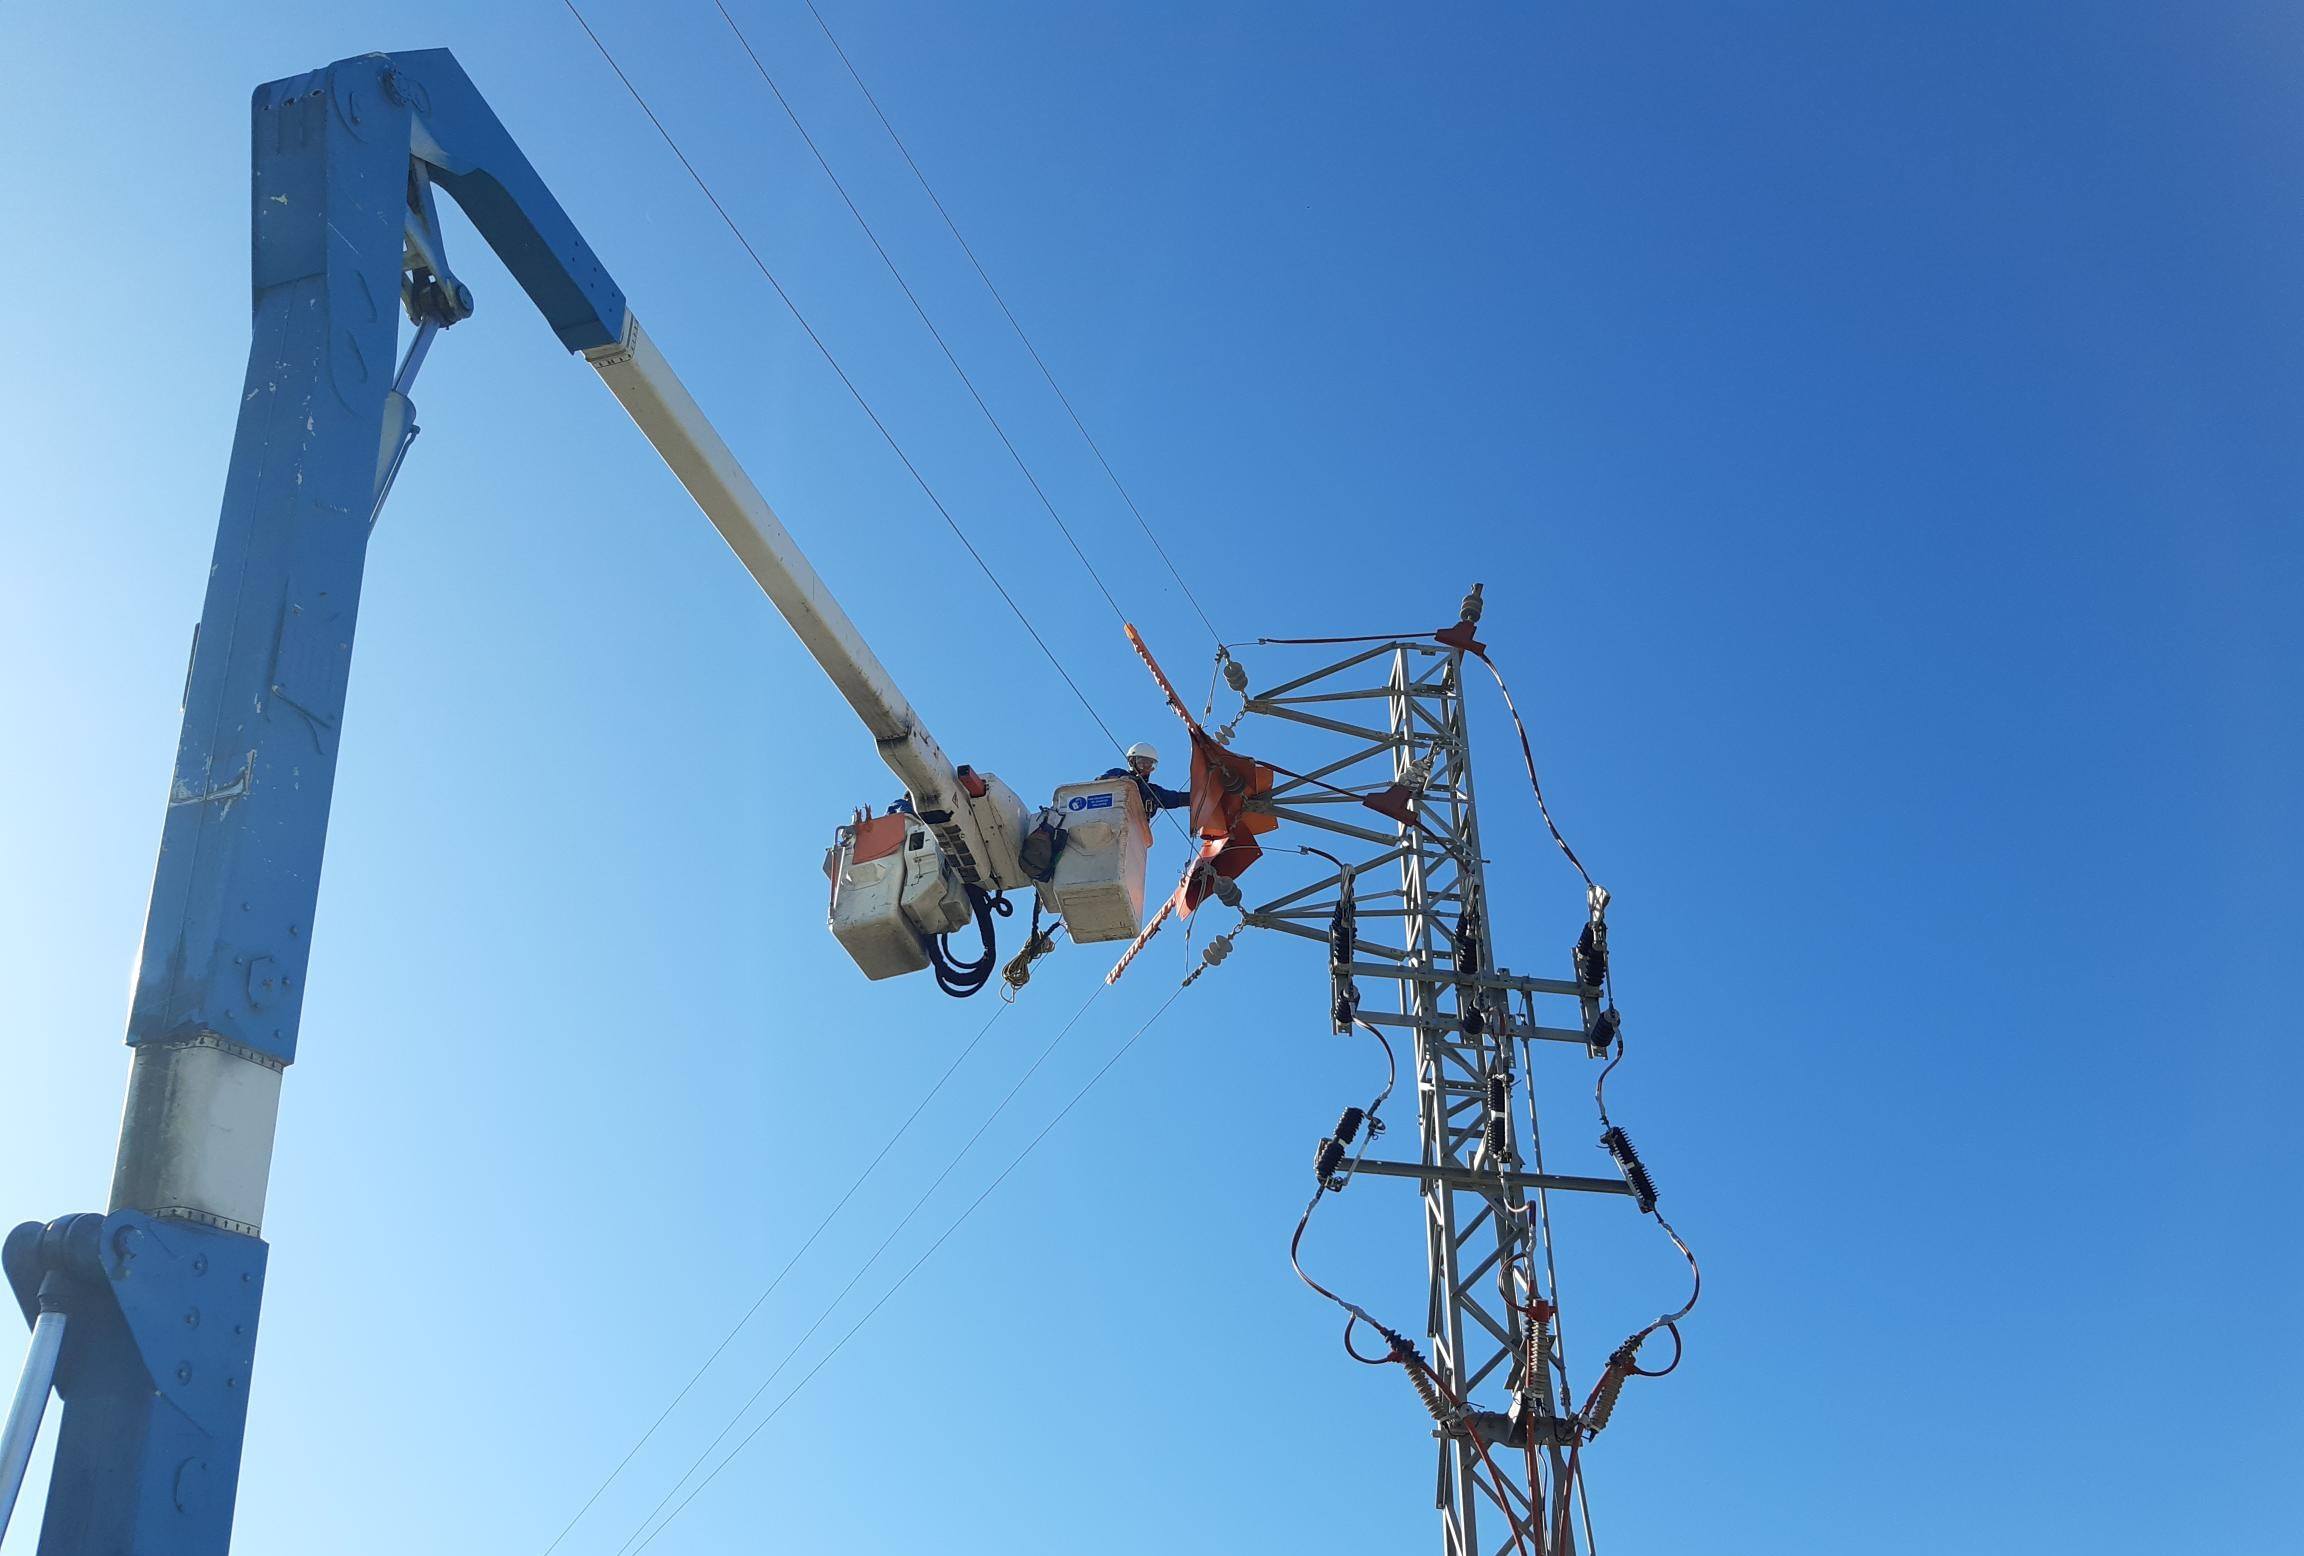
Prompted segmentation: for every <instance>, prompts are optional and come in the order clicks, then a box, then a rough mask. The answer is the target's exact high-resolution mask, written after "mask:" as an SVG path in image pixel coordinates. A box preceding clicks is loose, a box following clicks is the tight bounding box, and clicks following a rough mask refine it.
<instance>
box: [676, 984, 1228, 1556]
mask: <svg viewBox="0 0 2304 1556" xmlns="http://www.w3.org/2000/svg"><path fill="white" fill-rule="evenodd" d="M1103 987H1104V985H1102V984H1099V985H1097V988H1098V990H1101V989H1102V988H1103ZM1183 992H1184V991H1183V989H1182V988H1181V987H1179V988H1176V989H1172V990H1170V991H1169V993H1168V997H1167V998H1166V999H1165V1000H1162V1001H1161V1002H1160V1006H1159V1008H1158V1009H1157V1010H1155V1011H1153V1012H1152V1014H1151V1015H1149V1016H1146V1017H1145V1018H1144V1021H1143V1024H1142V1025H1140V1026H1138V1027H1137V1028H1136V1030H1135V1031H1134V1032H1132V1033H1130V1034H1129V1036H1128V1040H1127V1041H1126V1042H1124V1043H1122V1044H1121V1045H1120V1046H1119V1047H1118V1048H1116V1049H1114V1050H1113V1052H1112V1056H1111V1057H1110V1058H1109V1059H1106V1060H1105V1061H1104V1063H1103V1064H1102V1065H1101V1066H1100V1067H1098V1069H1097V1071H1096V1073H1095V1074H1093V1075H1091V1076H1089V1077H1088V1079H1087V1081H1086V1083H1084V1084H1083V1085H1082V1086H1081V1087H1080V1089H1079V1090H1078V1091H1076V1092H1074V1093H1073V1094H1072V1097H1071V1100H1070V1101H1068V1102H1066V1103H1065V1104H1064V1106H1063V1107H1061V1108H1059V1109H1057V1110H1056V1116H1055V1117H1054V1118H1051V1119H1050V1120H1048V1122H1047V1123H1045V1124H1043V1125H1041V1126H1040V1132H1039V1133H1038V1134H1036V1135H1034V1136H1033V1137H1032V1138H1031V1139H1030V1140H1029V1141H1027V1142H1026V1143H1025V1146H1024V1149H1023V1150H1021V1151H1018V1152H1017V1153H1016V1154H1015V1156H1014V1157H1012V1158H1011V1159H1010V1160H1009V1163H1008V1165H1007V1166H1005V1167H1003V1168H1001V1169H1000V1175H999V1176H998V1177H996V1178H994V1179H993V1180H992V1181H991V1182H990V1183H987V1184H986V1185H984V1189H983V1192H981V1193H979V1194H978V1195H977V1196H976V1197H975V1198H974V1199H972V1200H970V1201H969V1202H968V1208H967V1209H965V1210H963V1211H961V1212H960V1214H959V1215H958V1216H956V1217H955V1218H954V1219H953V1221H952V1224H951V1225H949V1226H947V1227H946V1228H945V1229H944V1230H943V1231H942V1232H940V1233H938V1234H937V1237H936V1241H934V1242H932V1243H930V1244H929V1245H928V1247H927V1249H926V1250H925V1251H924V1252H922V1253H921V1255H920V1257H919V1258H917V1259H915V1260H913V1261H912V1263H911V1265H910V1266H909V1267H908V1268H907V1269H906V1270H905V1271H904V1273H903V1274H901V1275H899V1276H897V1277H896V1282H895V1284H894V1285H892V1286H890V1287H889V1288H888V1289H887V1290H886V1291H884V1292H882V1293H881V1294H880V1299H879V1300H878V1301H876V1302H874V1303H873V1304H872V1305H871V1306H870V1307H868V1308H866V1309H865V1310H864V1313H863V1316H862V1317H860V1318H858V1319H857V1320H856V1322H855V1323H853V1324H851V1325H850V1326H849V1327H848V1332H847V1333H845V1334H843V1335H842V1336H841V1337H840V1338H839V1339H837V1340H835V1341H834V1342H832V1348H831V1349H830V1350H828V1351H826V1352H825V1353H824V1354H823V1355H822V1356H820V1357H818V1358H817V1360H816V1365H815V1366H813V1367H811V1368H809V1369H808V1371H807V1372H806V1373H805V1374H804V1375H802V1377H801V1379H800V1381H799V1382H797V1383H795V1384H793V1385H792V1387H791V1389H790V1390H789V1391H787V1392H786V1393H785V1395H784V1397H783V1398H782V1399H779V1400H778V1401H776V1403H775V1405H774V1406H772V1407H771V1408H770V1409H769V1411H768V1413H767V1414H766V1415H764V1416H762V1417H761V1418H760V1420H759V1422H758V1423H757V1424H756V1425H754V1427H753V1428H752V1430H751V1431H749V1432H747V1433H745V1434H744V1436H743V1438H742V1439H740V1440H739V1441H738V1442H737V1444H736V1446H735V1447H734V1448H731V1449H730V1450H729V1451H728V1456H727V1457H726V1458H724V1459H722V1460H721V1461H720V1462H719V1463H718V1464H716V1465H714V1466H713V1468H712V1473H711V1474H709V1475H706V1476H705V1477H704V1478H703V1479H702V1480H701V1481H699V1482H697V1484H696V1489H695V1490H693V1491H691V1492H689V1493H688V1495H687V1498H686V1499H685V1500H683V1501H682V1502H681V1503H680V1505H679V1506H678V1507H675V1508H674V1509H673V1510H672V1513H671V1516H670V1517H667V1518H666V1519H665V1520H664V1521H663V1522H662V1523H660V1524H658V1525H657V1526H656V1529H655V1533H653V1534H650V1535H649V1536H648V1538H647V1539H645V1540H642V1541H641V1542H640V1545H639V1547H638V1549H639V1550H646V1549H647V1548H648V1547H649V1546H650V1545H652V1544H654V1543H655V1540H656V1536H657V1535H659V1534H662V1533H663V1532H664V1531H665V1530H666V1529H667V1528H669V1527H671V1524H672V1520H673V1519H674V1518H678V1517H679V1516H680V1515H681V1514H682V1513H683V1512H685V1511H686V1510H687V1508H688V1504H689V1503H690V1502H693V1501H695V1500H696V1498H697V1497H698V1496H700V1495H702V1494H703V1491H704V1488H705V1487H706V1486H709V1485H711V1484H712V1482H713V1481H714V1480H716V1479H718V1478H719V1475H720V1472H721V1471H722V1470H724V1469H726V1468H727V1467H728V1466H729V1465H730V1464H733V1463H734V1462H735V1461H736V1457H737V1455H739V1454H741V1453H742V1452H743V1451H744V1450H745V1449H746V1448H747V1447H749V1446H750V1445H751V1442H752V1440H753V1439H754V1438H755V1437H758V1436H759V1435H760V1434H761V1433H762V1432H763V1431H765V1430H766V1429H767V1427H768V1423H769V1422H771V1421H773V1420H775V1419H776V1417H777V1415H778V1413H779V1412H781V1411H782V1410H783V1408H784V1407H785V1406H786V1405H788V1404H790V1403H791V1402H792V1401H793V1399H794V1398H795V1397H796V1396H797V1395H798V1394H799V1392H800V1391H801V1390H802V1389H804V1388H806V1387H807V1386H808V1383H809V1380H810V1379H812V1378H814V1377H815V1376H816V1374H818V1373H819V1372H822V1371H823V1370H824V1368H825V1365H826V1364H827V1363H829V1362H830V1361H831V1360H832V1358H833V1357H835V1356H837V1355H839V1354H840V1351H841V1348H842V1347H844V1346H845V1345H847V1343H848V1342H849V1341H850V1340H853V1339H855V1338H856V1334H857V1331H858V1330H861V1329H862V1328H863V1327H864V1326H865V1325H866V1324H868V1323H870V1322H871V1321H872V1317H873V1315H874V1314H876V1313H878V1312H879V1311H880V1310H881V1309H882V1308H884V1307H886V1306H887V1305H888V1302H889V1299H890V1298H892V1297H894V1296H895V1295H896V1293H897V1292H899V1291H901V1290H903V1289H904V1286H905V1283H906V1282H908V1281H909V1280H911V1279H912V1277H913V1276H914V1275H916V1274H918V1273H919V1271H920V1267H921V1266H922V1265H924V1264H926V1263H927V1262H928V1261H929V1260H930V1259H931V1258H933V1257H935V1254H936V1250H937V1249H939V1248H941V1247H943V1246H944V1244H945V1243H946V1242H947V1241H948V1240H950V1238H951V1236H952V1234H953V1233H955V1232H957V1231H959V1230H960V1228H961V1227H962V1225H964V1224H965V1223H966V1222H967V1220H968V1218H969V1217H970V1216H972V1215H974V1214H975V1213H976V1210H977V1207H978V1206H980V1205H982V1204H983V1203H984V1201H986V1200H988V1199H990V1198H991V1197H992V1192H993V1190H995V1189H997V1188H999V1187H1000V1185H1001V1184H1003V1183H1005V1182H1007V1181H1008V1178H1009V1176H1010V1174H1012V1173H1014V1172H1015V1171H1016V1169H1017V1168H1018V1167H1020V1166H1022V1165H1023V1164H1024V1158H1025V1157H1027V1156H1030V1155H1031V1154H1032V1153H1033V1151H1034V1150H1036V1149H1037V1148H1038V1147H1039V1145H1040V1142H1041V1141H1043V1140H1045V1139H1047V1138H1048V1136H1049V1135H1050V1134H1051V1133H1053V1132H1054V1130H1055V1128H1056V1126H1057V1125H1058V1124H1061V1123H1063V1122H1064V1119H1065V1117H1066V1116H1067V1115H1068V1114H1070V1113H1071V1111H1072V1110H1073V1109H1074V1108H1076V1107H1078V1106H1079V1105H1080V1099H1081V1098H1083V1097H1085V1096H1087V1095H1088V1093H1089V1092H1091V1091H1093V1090H1095V1088H1096V1083H1097V1082H1098V1081H1101V1080H1102V1079H1103V1078H1104V1077H1105V1076H1106V1075H1107V1074H1109V1073H1110V1072H1111V1069H1112V1067H1113V1066H1114V1065H1116V1064H1118V1063H1119V1062H1120V1061H1121V1060H1122V1059H1124V1058H1126V1057H1127V1055H1128V1050H1130V1049H1131V1048H1134V1047H1135V1046H1136V1042H1137V1039H1139V1038H1141V1037H1142V1036H1143V1035H1144V1034H1145V1033H1146V1032H1148V1031H1150V1030H1151V1029H1152V1024H1153V1023H1154V1022H1156V1021H1158V1020H1159V1019H1160V1018H1161V1017H1162V1016H1164V1015H1166V1014H1167V1013H1168V1007H1169V1006H1171V1005H1173V1004H1175V1003H1176V999H1177V996H1179V995H1181V994H1182V993H1183ZM1095 998H1096V996H1095V994H1093V993H1092V994H1090V995H1089V1001H1090V1003H1093V1002H1094V1001H1095ZM1081 1010H1082V1012H1083V1013H1085V1012H1086V1010H1087V1006H1086V1005H1083V1006H1082V1007H1081ZM1073 1019H1074V1020H1078V1019H1079V1017H1077V1016H1075V1017H1074V1018H1073Z"/></svg>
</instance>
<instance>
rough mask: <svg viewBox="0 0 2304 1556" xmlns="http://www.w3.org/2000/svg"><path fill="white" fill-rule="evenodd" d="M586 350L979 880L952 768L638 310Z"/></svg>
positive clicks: (971, 826)
mask: <svg viewBox="0 0 2304 1556" xmlns="http://www.w3.org/2000/svg"><path fill="white" fill-rule="evenodd" d="M584 358H585V360H586V361H588V362H590V363H591V364H592V366H593V368H594V369H595V370H596V371H598V373H599V374H600V378H601V381H602V382H603V383H605V384H607V386H608V389H609V392H610V393H612V394H614V395H615V396H616V398H617V400H618V402H619V403H621V404H622V405H623V407H624V409H625V410H626V411H628V412H630V413H631V417H632V420H633V422H634V423H635V424H636V425H637V426H638V427H639V428H640V431H641V433H642V434H643V435H644V436H645V437H646V438H647V439H648V442H649V443H650V445H651V446H653V447H654V448H655V450H656V452H657V453H658V454H661V455H662V456H663V458H664V463H665V464H667V465H669V466H671V468H672V473H673V474H674V475H675V476H678V477H679V479H680V484H681V485H682V486H685V487H686V488H687V489H688V495H689V496H691V497H693V498H695V499H696V506H697V507H699V508H702V509H703V510H704V516H705V517H706V518H708V519H710V520H711V521H712V525H713V528H715V529H717V530H719V532H720V537H721V538H722V539H723V540H725V541H727V542H728V548H729V549H730V550H731V551H733V552H735V553H736V558H737V560H738V561H740V562H742V563H743V564H744V567H745V570H746V571H747V572H749V573H751V575H752V577H753V578H754V580H755V581H757V582H758V583H759V585H760V587H761V589H762V590H763V591H764V592H765V593H766V594H767V596H768V598H769V599H770V600H772V601H774V602H775V605H776V609H777V610H778V611H780V612H782V614H783V616H784V619H785V620H786V621H787V622H789V623H791V625H792V630H793V632H794V633H796V634H797V635H798V636H799V639H800V642H801V644H802V646H803V647H805V648H806V649H807V650H808V652H809V653H810V654H812V655H814V656H815V659H816V662H817V663H818V664H819V665H821V666H823V667H824V673H825V674H826V675H828V676H830V677H831V678H832V684H833V685H834V686H836V687H838V688H839V689H840V695H841V696H843V697H845V698H847V699H848V705H849V706H850V707H852V708H854V709H855V710H856V716H857V717H858V718H860V719H862V720H863V721H864V727H865V728H866V729H867V730H869V731H871V733H872V738H873V740H874V741H875V742H876V743H877V744H878V745H879V747H880V755H881V758H882V759H883V760H884V761H886V762H887V764H888V767H889V770H890V771H892V772H894V773H895V774H896V777H897V778H898V780H899V781H901V782H902V783H903V785H904V787H905V789H906V791H907V792H908V793H910V795H911V796H912V800H913V804H914V806H915V807H916V808H917V809H918V810H919V811H920V812H921V814H922V815H923V816H924V817H928V818H930V819H931V820H933V819H934V818H936V817H940V816H941V817H950V818H951V820H950V821H948V822H945V823H943V824H942V825H941V826H939V829H938V830H939V835H940V837H941V839H942V841H943V843H944V846H945V849H946V851H947V852H948V853H951V854H953V855H954V856H955V859H954V862H955V864H957V865H958V866H959V867H960V869H961V873H962V874H963V876H965V877H967V878H968V879H971V880H973V879H976V878H977V874H978V872H979V870H980V869H981V868H984V867H985V866H986V853H985V846H984V840H983V838H982V837H981V835H979V833H978V831H977V828H976V826H975V822H974V816H973V814H972V812H971V809H970V807H969V806H968V805H967V804H966V803H965V797H964V796H963V795H962V793H961V790H960V780H959V774H958V769H957V768H955V767H954V765H953V763H952V760H951V758H949V757H947V756H946V755H945V754H944V750H943V747H941V746H939V745H938V744H937V743H936V737H935V736H933V735H931V734H929V733H928V730H927V727H926V726H925V725H923V724H922V723H921V722H920V716H919V715H918V714H917V713H915V712H913V710H912V705H911V704H910V703H909V702H907V701H906V700H905V698H904V694H903V692H901V691H899V690H898V689H897V686H896V683H895V681H894V679H893V678H891V677H890V676H889V674H888V671H887V668H886V667H885V666H883V665H882V664H881V663H880V660H879V657H878V656H877V655H875V654H874V653H873V652H872V649H871V646H870V645H869V644H867V643H866V642H865V641H864V638H863V635H862V634H861V633H859V632H858V631H857V630H856V624H855V623H854V622H852V621H850V620H849V619H848V613H847V612H846V611H845V610H843V609H842V608H841V606H840V602H839V601H838V600H836V599H834V598H833V597H832V591H831V590H830V589H828V588H826V587H825V584H824V580H823V579H822V578H820V577H818V576H817V573H816V569H815V568H814V567H812V566H810V565H809V562H808V558H807V557H806V556H804V555H802V554H801V551H800V547H799V545H798V544H797V543H796V542H795V541H794V540H793V539H792V536H791V534H790V532H788V531H787V530H786V529H785V528H784V525H783V522H782V521H781V520H779V519H778V518H777V517H776V510H775V509H773V508H771V507H769V506H768V499H767V498H765V497H763V496H761V495H760V488H759V487H757V486H755V485H754V484H753V482H752V478H751V476H749V475H748V474H746V473H745V470H744V466H743V465H742V464H741V463H740V462H739V461H738V460H737V458H736V455H735V454H734V453H733V452H732V451H731V450H730V449H729V447H728V445H727V443H726V442H725V441H724V440H723V439H722V438H721V436H720V434H719V432H718V430H717V429H715V428H714V427H713V425H712V422H711V419H710V418H709V417H707V416H706V415H705V414H704V412H703V409H702V408H701V407H700V406H698V405H697V403H696V401H695V398H694V397H693V396H692V395H690V394H689V393H688V390H687V386H686V385H684V384H682V383H681V382H680V376H679V374H677V373H675V372H674V371H673V370H672V364H671V363H669V362H667V361H666V360H665V358H664V353H663V352H662V351H660V350H659V349H658V348H657V346H656V343H655V341H654V340H652V339H650V338H649V335H648V332H647V331H646V330H644V329H642V328H641V327H640V321H639V320H638V319H637V318H636V317H634V316H633V315H632V314H630V313H629V312H627V313H626V315H625V323H624V336H623V339H621V340H620V341H618V342H617V343H616V344H615V345H612V346H600V347H595V348H593V349H591V350H588V351H586V352H585V353H584ZM955 834H956V835H955Z"/></svg>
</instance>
